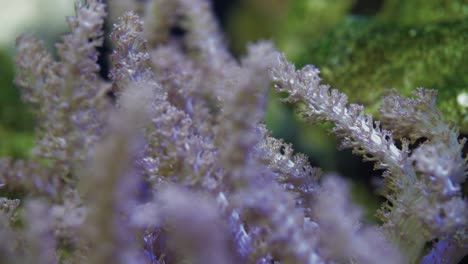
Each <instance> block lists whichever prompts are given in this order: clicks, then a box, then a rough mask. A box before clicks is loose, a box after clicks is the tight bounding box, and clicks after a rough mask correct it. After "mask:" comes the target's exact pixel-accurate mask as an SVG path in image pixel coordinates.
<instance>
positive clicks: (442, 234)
mask: <svg viewBox="0 0 468 264" xmlns="http://www.w3.org/2000/svg"><path fill="white" fill-rule="evenodd" d="M114 5H118V3H117V2H116V3H115V4H114ZM141 5H142V3H135V5H133V6H134V7H135V8H136V9H137V10H135V11H140V12H141V10H146V11H147V13H145V14H144V16H145V17H144V18H140V17H139V15H138V14H137V13H135V12H127V13H125V14H123V15H122V16H121V17H120V19H119V20H118V24H116V25H115V26H114V31H113V33H112V34H111V38H112V40H113V42H114V43H113V45H114V52H113V54H112V57H111V60H112V70H111V72H110V81H108V82H106V81H104V80H101V79H100V78H99V77H98V74H97V72H98V70H99V66H98V64H97V62H96V61H97V56H98V54H97V52H96V48H98V47H100V46H101V45H102V35H103V32H102V24H103V19H104V17H105V11H104V4H102V3H101V2H100V1H99V0H88V1H87V2H86V3H83V4H80V5H77V11H76V12H77V15H76V17H74V18H69V19H68V22H69V24H70V26H71V33H70V34H68V35H66V36H65V37H64V38H63V43H62V44H59V45H57V48H58V54H59V60H58V61H56V60H55V59H54V58H53V56H52V55H50V54H49V53H48V52H47V51H46V50H45V49H44V48H43V46H42V44H41V43H40V41H38V40H36V39H34V38H33V37H30V36H21V37H20V38H19V39H18V58H17V63H18V68H19V69H18V76H17V83H18V85H19V86H21V87H22V89H23V97H24V99H25V100H26V101H27V102H29V103H31V104H33V105H35V106H37V107H36V113H37V118H38V121H39V124H40V125H39V126H38V128H37V141H36V148H35V150H34V151H33V153H34V155H32V158H31V159H30V160H9V159H5V160H2V162H1V163H0V180H1V187H2V188H4V189H6V190H10V191H13V192H14V191H21V193H22V194H24V195H22V196H21V197H20V198H21V200H24V201H25V202H24V204H25V206H23V205H22V204H23V203H20V201H19V200H14V199H12V198H13V197H5V198H1V199H2V200H1V211H0V219H2V224H0V237H1V238H2V239H1V240H0V241H1V242H0V256H1V257H2V259H5V260H6V261H8V263H14V262H15V258H16V259H17V260H21V261H23V260H24V261H25V262H28V261H31V260H32V259H34V260H35V262H36V263H153V264H155V263H343V262H358V263H369V264H370V263H377V262H379V263H380V262H382V263H407V262H410V263H415V262H417V261H418V260H419V259H422V261H423V262H424V263H430V261H432V260H434V259H441V260H447V261H448V260H451V261H457V259H459V258H460V257H461V256H462V254H463V253H464V252H465V251H466V247H467V243H466V241H467V238H466V234H467V230H466V227H467V213H466V212H467V210H466V209H467V208H466V207H467V203H466V200H465V199H464V198H462V195H461V190H460V184H461V183H462V182H464V181H465V178H466V174H465V173H466V166H467V162H466V160H465V159H463V157H462V155H461V152H462V147H463V144H464V143H465V141H464V140H461V141H460V140H459V139H458V133H457V130H456V129H455V128H454V127H452V126H449V125H447V124H445V123H444V121H443V120H442V118H441V115H440V114H439V113H438V112H437V110H436V109H435V106H434V101H435V94H434V93H433V92H431V91H427V90H422V89H420V90H418V92H417V93H416V99H408V98H403V97H401V96H399V95H397V94H396V93H393V92H392V93H390V94H389V96H388V97H387V98H386V99H385V100H384V105H383V107H382V114H381V116H382V126H383V127H384V128H385V129H384V128H381V127H380V124H379V123H378V122H374V121H373V119H372V117H371V116H365V115H364V113H363V107H362V106H359V105H354V104H351V105H348V104H347V98H346V96H345V95H344V94H341V93H340V92H338V91H337V90H330V88H329V87H328V86H326V85H322V84H320V81H321V80H320V77H319V71H318V70H317V69H316V68H314V67H312V66H306V67H305V68H303V69H302V70H296V69H295V67H294V66H293V65H292V64H291V63H289V62H288V61H287V60H286V58H285V56H284V55H282V54H281V53H279V52H278V51H276V49H275V48H274V46H273V45H272V44H271V43H269V42H260V43H257V44H252V45H250V46H249V48H248V53H247V55H246V56H245V57H243V58H242V59H241V60H240V61H239V62H238V61H237V60H236V59H235V58H234V57H233V56H231V55H230V54H229V52H228V50H227V48H226V47H225V45H224V43H223V40H222V37H221V36H222V35H221V33H220V32H219V30H218V28H217V25H216V23H215V22H214V21H215V20H214V18H213V17H212V15H211V13H210V6H209V3H208V2H207V1H205V0H197V1H187V0H178V1H169V0H154V1H150V2H149V3H148V7H147V8H144V7H143V6H141ZM114 14H115V13H114ZM153 14H160V16H153ZM143 21H145V24H144V23H143ZM174 26H177V27H181V28H182V29H183V30H184V31H186V34H185V35H184V36H182V37H181V36H177V37H174V36H172V35H171V33H170V32H171V28H172V27H174ZM271 83H274V84H275V86H276V87H277V90H278V91H279V92H286V93H287V94H288V97H287V98H286V99H285V100H286V101H289V102H292V103H300V104H301V106H300V108H299V110H300V112H301V113H302V114H303V115H304V116H305V117H306V118H307V120H310V121H314V122H315V121H328V122H332V123H334V124H335V128H334V129H333V131H334V132H335V133H337V134H338V135H339V136H340V137H341V138H342V139H343V146H344V147H352V148H353V149H354V150H355V152H356V153H358V154H361V155H363V156H364V159H365V160H371V161H375V162H376V167H377V168H380V169H385V170H386V172H385V174H384V177H385V179H386V183H387V184H386V187H387V189H386V191H385V193H384V196H385V198H387V200H388V203H386V204H384V205H383V206H382V209H381V211H380V216H381V219H382V221H383V226H382V227H379V226H373V225H367V224H364V223H362V216H361V210H360V209H359V208H358V207H357V206H356V205H354V204H353V202H352V199H351V197H350V195H349V187H348V185H347V183H346V182H344V181H343V180H341V179H340V178H338V177H337V176H333V175H331V176H330V175H325V176H323V177H324V181H323V182H322V183H320V182H319V176H320V175H321V172H320V170H319V169H317V168H313V167H312V166H311V165H310V164H309V162H308V159H307V157H306V156H305V155H302V154H294V151H293V150H292V147H291V145H289V144H287V143H285V142H283V141H282V140H280V139H275V138H274V137H272V136H271V135H270V133H269V132H268V130H267V128H266V127H265V126H264V125H263V124H262V122H263V119H264V115H265V113H264V109H265V102H266V97H267V93H268V88H269V86H270V84H271ZM110 90H112V92H113V94H114V95H115V98H116V100H115V103H114V104H112V103H111V102H110V100H107V99H106V97H105V96H104V95H105V94H106V93H108V92H109V91H110ZM400 119H402V120H403V121H399V120H400ZM387 129H389V130H387ZM393 137H395V138H398V139H400V138H402V137H406V138H408V139H407V140H404V139H402V146H401V147H400V146H399V145H398V144H397V143H396V141H395V140H394V138H393ZM421 138H424V139H425V141H424V142H423V143H422V144H420V145H417V146H411V147H410V145H409V144H410V143H413V142H415V141H416V140H421ZM23 210H24V211H25V212H26V213H25V214H20V216H18V214H17V212H18V211H23ZM19 221H21V223H24V225H19V224H16V223H18V222H19ZM434 239H439V240H440V242H439V243H438V244H437V245H436V246H435V248H434V250H433V251H432V252H431V253H430V254H429V255H428V256H426V257H424V258H422V256H421V254H422V250H423V246H424V243H426V242H428V241H430V240H434ZM444 243H445V244H444ZM447 243H448V244H449V245H450V249H451V250H446V251H443V250H441V248H444V246H446V245H447ZM428 261H429V262H428Z"/></svg>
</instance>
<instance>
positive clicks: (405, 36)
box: [296, 18, 468, 133]
mask: <svg viewBox="0 0 468 264" xmlns="http://www.w3.org/2000/svg"><path fill="white" fill-rule="evenodd" d="M467 43H468V19H463V20H455V21H449V22H438V23H426V24H421V25H412V26H409V25H405V26H396V25H395V24H394V23H383V22H373V21H371V20H366V19H354V18H350V19H348V20H347V22H345V23H343V24H342V25H339V26H337V28H336V30H335V31H333V32H331V33H330V34H329V35H328V36H327V37H325V38H323V39H321V40H320V41H318V42H315V43H310V44H309V46H308V49H307V51H306V52H304V53H303V54H301V55H299V56H297V57H296V61H298V62H299V64H305V63H313V64H315V65H316V66H317V67H319V68H320V69H321V71H322V77H323V79H324V82H325V83H329V84H331V85H332V86H333V87H336V88H338V89H340V90H342V91H344V92H345V93H346V94H348V95H349V97H350V101H351V102H357V103H361V104H364V105H366V106H367V107H368V109H369V110H370V112H373V113H376V109H377V108H378V105H379V103H380V101H381V97H382V96H383V95H384V93H385V90H386V89H387V88H396V89H397V90H398V91H399V93H401V94H404V95H407V96H409V95H411V92H412V91H413V90H415V89H416V88H417V87H424V88H429V89H437V90H438V94H439V96H438V107H439V109H440V110H441V111H442V112H443V114H444V115H445V117H446V118H447V119H448V120H452V121H454V122H456V123H457V124H458V125H459V126H460V127H461V130H462V131H463V132H465V133H466V132H468V117H467V116H468V108H467V102H466V101H467V99H466V97H467V95H468V75H467V73H468V64H467V63H466V62H467V61H468V45H467Z"/></svg>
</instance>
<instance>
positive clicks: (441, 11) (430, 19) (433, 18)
mask: <svg viewBox="0 0 468 264" xmlns="http://www.w3.org/2000/svg"><path fill="white" fill-rule="evenodd" d="M467 16H468V1H466V0H411V1H408V0H386V1H384V5H383V8H382V10H381V11H380V12H379V15H378V19H379V20H381V21H387V22H394V23H399V24H402V25H403V24H404V25H414V24H425V23H434V22H444V21H452V20H459V19H463V18H466V17H467Z"/></svg>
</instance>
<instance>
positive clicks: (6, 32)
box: [0, 0, 468, 221]
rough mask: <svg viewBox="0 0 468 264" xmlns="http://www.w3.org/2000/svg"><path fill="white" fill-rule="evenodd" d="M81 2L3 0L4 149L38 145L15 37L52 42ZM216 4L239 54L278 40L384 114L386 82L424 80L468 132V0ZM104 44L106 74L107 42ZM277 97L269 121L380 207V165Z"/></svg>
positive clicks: (407, 91) (0, 151)
mask: <svg viewBox="0 0 468 264" xmlns="http://www.w3.org/2000/svg"><path fill="white" fill-rule="evenodd" d="M108 1H112V0H108ZM129 1H137V0H129ZM139 1H141V0H139ZM73 3H74V1H73V0H15V1H11V0H0V6H1V8H0V23H1V25H2V30H1V31H0V156H13V157H15V158H26V157H27V156H28V153H29V150H30V149H31V148H32V146H33V144H34V143H33V142H34V141H33V130H34V117H33V115H32V114H31V113H30V112H29V111H28V108H27V106H25V105H23V104H22V103H21V100H20V93H19V91H18V89H16V87H15V86H14V85H13V78H14V62H13V60H14V52H15V51H14V42H15V38H16V36H17V35H18V34H20V33H21V32H34V34H35V35H36V36H38V37H39V38H41V39H43V40H44V41H45V43H46V44H47V46H48V47H49V48H50V49H51V50H52V49H53V43H55V42H57V41H59V40H60V35H61V34H63V33H64V32H66V30H67V26H66V23H65V20H64V18H65V16H69V15H72V14H73V13H74V4H73ZM213 9H214V11H215V13H216V16H217V18H218V20H219V23H220V25H221V27H222V29H223V31H224V33H225V38H226V42H227V44H228V45H229V48H230V49H231V50H232V52H233V53H234V54H235V55H236V56H242V54H243V53H244V52H245V47H246V44H247V43H249V42H252V41H256V40H261V39H270V40H272V41H273V42H274V43H275V44H276V45H277V46H278V48H279V49H280V50H282V51H284V52H285V53H286V55H287V57H288V58H289V59H290V60H292V61H294V62H295V63H296V65H297V66H298V67H301V66H303V65H305V64H314V65H316V66H317V67H318V68H319V69H320V70H321V72H322V77H323V79H324V82H325V83H329V84H331V86H332V87H336V88H338V89H339V90H341V91H343V92H345V93H346V94H348V95H349V100H350V101H351V102H353V103H360V104H364V105H365V106H366V108H367V111H368V112H369V113H372V114H374V116H376V117H377V118H378V113H377V109H378V107H379V102H380V99H381V98H382V96H383V95H384V94H385V89H388V88H396V89H397V90H398V91H399V92H400V93H402V94H404V95H407V96H409V95H411V92H412V91H413V90H414V89H415V88H417V87H425V88H430V89H437V90H438V91H439V97H438V107H439V108H440V109H441V111H442V113H443V114H444V116H445V117H446V119H447V120H451V121H452V122H453V123H455V124H457V125H458V126H459V127H460V128H461V132H462V134H464V135H465V136H466V135H467V134H468V114H467V112H468V74H467V73H468V64H467V63H466V62H468V45H467V43H468V1H467V0H231V1H229V0H213ZM110 25H111V22H110V21H108V22H107V34H108V33H109V30H108V29H109V28H110ZM101 52H102V54H103V55H102V56H101V58H100V62H101V65H102V75H103V77H107V76H106V72H107V70H108V69H107V65H108V64H107V56H108V54H109V48H108V47H107V46H106V47H104V48H102V50H101ZM270 97H271V98H270V100H269V104H268V112H267V117H266V120H265V122H266V123H267V125H268V127H269V128H270V130H272V131H273V133H274V135H275V136H276V137H280V138H284V139H285V140H286V141H287V142H291V143H292V144H293V145H294V149H295V150H296V151H299V152H303V153H306V154H307V155H309V156H310V160H311V162H312V164H314V165H317V166H319V167H321V168H323V170H325V171H334V172H338V173H339V174H341V175H343V176H346V177H349V178H352V181H353V183H354V190H355V191H354V193H355V198H356V200H357V201H358V202H361V203H362V204H364V205H365V206H367V207H368V208H369V209H371V210H369V211H374V209H375V208H376V207H377V206H378V204H379V203H380V202H381V201H380V200H379V199H380V198H379V197H378V196H377V195H376V191H375V190H376V189H377V190H378V187H379V184H380V181H381V179H380V178H378V175H381V172H379V171H373V170H372V167H373V165H372V164H370V163H363V162H362V161H361V158H360V157H357V156H354V155H352V153H351V152H350V151H349V150H344V151H339V150H337V146H338V142H337V140H336V139H335V137H334V136H333V135H330V134H329V132H327V131H328V130H329V129H330V127H331V125H330V124H323V125H309V124H306V123H305V122H303V120H302V119H301V118H300V117H299V116H297V115H296V114H294V113H293V107H291V106H287V105H282V104H281V103H279V98H277V96H276V95H274V94H273V93H271V95H270ZM465 185H466V184H465ZM465 190H466V188H465ZM465 193H466V192H465ZM373 220H374V218H373V217H372V215H371V214H370V215H369V221H373Z"/></svg>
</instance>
